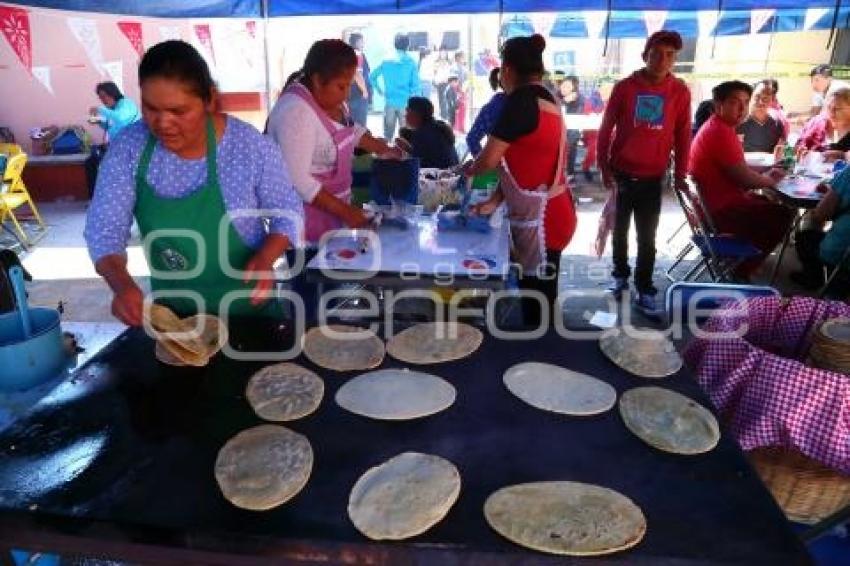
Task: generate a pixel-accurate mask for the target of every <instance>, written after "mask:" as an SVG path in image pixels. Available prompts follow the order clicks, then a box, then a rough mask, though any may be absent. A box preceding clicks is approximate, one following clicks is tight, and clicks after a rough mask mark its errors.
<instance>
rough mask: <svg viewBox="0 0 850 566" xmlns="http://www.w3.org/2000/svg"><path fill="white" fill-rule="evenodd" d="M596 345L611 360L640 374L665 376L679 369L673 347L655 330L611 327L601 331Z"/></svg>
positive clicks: (679, 359) (677, 358) (642, 375)
mask: <svg viewBox="0 0 850 566" xmlns="http://www.w3.org/2000/svg"><path fill="white" fill-rule="evenodd" d="M599 347H600V348H601V349H602V353H604V354H605V355H606V356H607V357H608V359H610V360H611V361H612V362H614V363H615V364H617V365H618V366H620V367H621V368H623V369H624V370H626V371H627V372H629V373H632V374H634V375H637V376H640V377H647V378H661V377H667V376H668V375H673V374H674V373H676V372H678V371H679V370H680V369H682V358H681V356H679V352H677V351H676V347H675V346H674V345H673V343H672V342H670V340H668V339H667V338H666V337H665V336H664V334H662V333H661V332H658V331H657V330H647V329H644V328H641V329H637V328H629V329H628V330H626V329H621V328H612V329H610V330H606V331H605V332H603V333H602V336H601V337H600V338H599Z"/></svg>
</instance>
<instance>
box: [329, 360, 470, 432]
mask: <svg viewBox="0 0 850 566" xmlns="http://www.w3.org/2000/svg"><path fill="white" fill-rule="evenodd" d="M456 396H457V392H456V391H455V388H454V387H453V386H452V385H451V384H450V383H449V382H448V381H446V380H444V379H442V378H440V377H437V376H436V375H431V374H428V373H420V372H418V371H410V370H408V369H382V370H378V371H372V372H369V373H364V374H363V375H358V376H357V377H355V378H353V379H351V380H349V381H348V382H347V383H346V384H345V385H343V386H342V387H340V388H339V390H338V391H337V392H336V402H337V404H338V405H339V406H340V407H342V408H343V409H346V410H348V411H351V412H352V413H355V414H358V415H363V416H365V417H371V418H373V419H381V420H406V419H416V418H419V417H425V416H427V415H433V414H434V413H438V412H440V411H442V410H443V409H446V408H448V407H450V406H451V405H452V403H454V401H455V397H456Z"/></svg>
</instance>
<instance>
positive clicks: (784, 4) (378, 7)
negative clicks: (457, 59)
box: [14, 0, 850, 22]
mask: <svg viewBox="0 0 850 566" xmlns="http://www.w3.org/2000/svg"><path fill="white" fill-rule="evenodd" d="M843 2H844V3H850V2H848V0H843ZM14 4H19V5H26V6H35V7H41V8H55V9H59V10H76V11H84V12H106V13H113V14H135V15H139V16H157V17H170V18H214V17H222V18H227V17H244V18H256V17H261V16H262V15H263V7H262V6H263V1H262V0H25V1H23V2H14ZM804 6H805V8H818V7H820V8H834V7H835V0H808V1H806V2H805V4H804ZM717 7H718V0H612V2H611V8H612V9H613V10H622V11H630V10H676V11H680V12H681V11H694V10H716V9H717ZM723 8H724V10H729V11H735V10H745V11H746V10H752V9H756V8H779V9H794V10H797V11H801V10H800V8H801V2H800V0H724V1H723ZM268 9H269V15H270V16H272V17H274V16H296V15H298V16H305V15H318V14H395V13H402V14H429V13H430V14H440V13H480V12H500V11H501V12H505V13H514V12H560V13H563V12H571V11H581V10H607V9H608V2H607V0H503V1H499V0H331V1H324V2H321V1H318V0H268ZM829 17H830V22H831V14H830V16H829Z"/></svg>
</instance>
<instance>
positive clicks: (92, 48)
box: [68, 18, 103, 75]
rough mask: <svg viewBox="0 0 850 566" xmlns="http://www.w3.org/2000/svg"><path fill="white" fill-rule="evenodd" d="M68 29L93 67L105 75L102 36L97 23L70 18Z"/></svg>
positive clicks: (86, 19)
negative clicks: (101, 44) (98, 31)
mask: <svg viewBox="0 0 850 566" xmlns="http://www.w3.org/2000/svg"><path fill="white" fill-rule="evenodd" d="M68 27H69V28H71V33H73V34H74V37H75V38H77V41H79V42H80V45H82V46H83V49H84V50H85V52H86V55H88V57H89V60H90V61H91V63H92V67H94V68H95V69H97V71H98V72H99V73H100V74H101V75H103V69H101V65H102V64H103V51H102V50H101V48H100V34H98V33H97V23H96V22H95V21H94V20H90V19H88V18H68Z"/></svg>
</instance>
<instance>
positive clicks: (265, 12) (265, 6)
mask: <svg viewBox="0 0 850 566" xmlns="http://www.w3.org/2000/svg"><path fill="white" fill-rule="evenodd" d="M260 7H261V10H262V16H263V59H265V62H266V93H265V103H266V115H268V114H269V112H271V110H272V104H271V99H272V94H271V92H272V91H271V89H272V84H271V63H270V61H269V0H261V2H260Z"/></svg>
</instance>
